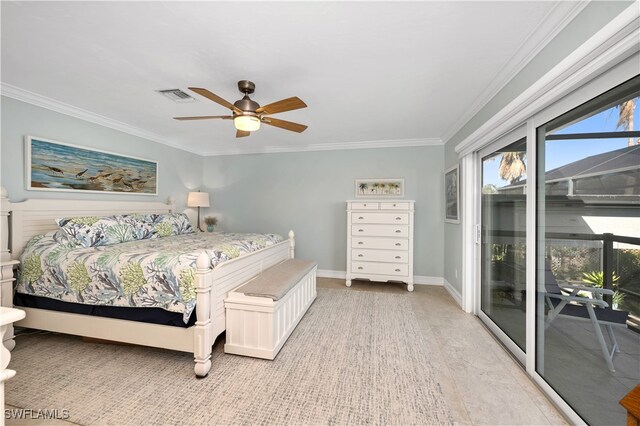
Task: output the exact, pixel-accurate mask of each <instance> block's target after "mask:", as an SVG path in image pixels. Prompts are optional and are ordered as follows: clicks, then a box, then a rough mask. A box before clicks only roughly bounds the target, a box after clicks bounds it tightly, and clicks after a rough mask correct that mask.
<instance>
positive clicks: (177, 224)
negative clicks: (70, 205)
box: [56, 213, 195, 247]
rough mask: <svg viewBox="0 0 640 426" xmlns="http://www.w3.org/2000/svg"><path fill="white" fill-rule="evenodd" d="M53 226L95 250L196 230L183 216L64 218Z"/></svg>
mask: <svg viewBox="0 0 640 426" xmlns="http://www.w3.org/2000/svg"><path fill="white" fill-rule="evenodd" d="M56 223H57V224H58V226H59V227H60V229H61V230H63V231H64V232H65V233H66V234H67V235H68V236H70V237H73V238H75V239H76V240H78V241H79V242H80V244H82V246H84V247H98V246H107V245H112V244H120V243H126V242H128V241H135V240H146V239H152V238H159V237H169V236H171V235H181V234H192V233H194V232H195V231H194V230H193V227H192V226H191V222H190V221H189V218H188V217H187V215H186V214H184V213H168V214H135V213H133V214H123V215H115V216H106V217H97V216H83V217H65V218H61V219H56Z"/></svg>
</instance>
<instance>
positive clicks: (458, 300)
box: [442, 278, 462, 308]
mask: <svg viewBox="0 0 640 426" xmlns="http://www.w3.org/2000/svg"><path fill="white" fill-rule="evenodd" d="M442 280H443V282H444V288H446V289H447V291H448V292H449V294H450V295H451V297H453V300H455V301H456V303H457V304H458V305H460V307H461V308H462V295H461V294H460V292H459V291H458V290H457V289H456V288H455V287H454V286H452V285H451V283H450V282H449V281H447V280H446V279H445V278H443V279H442Z"/></svg>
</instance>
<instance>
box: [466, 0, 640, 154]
mask: <svg viewBox="0 0 640 426" xmlns="http://www.w3.org/2000/svg"><path fill="white" fill-rule="evenodd" d="M637 6H638V5H637V2H635V3H634V4H632V5H631V6H629V7H628V8H627V9H625V10H624V11H623V12H622V13H620V14H619V15H618V16H617V17H615V18H614V19H613V20H612V21H611V22H609V23H608V24H607V25H605V26H604V27H602V28H601V29H600V30H599V31H598V32H597V33H596V34H594V35H593V36H592V37H591V38H589V39H588V40H587V41H585V42H584V43H583V44H582V45H581V46H579V47H578V48H577V49H576V50H574V51H573V52H572V53H571V54H569V55H568V56H567V57H566V58H565V59H563V60H562V61H561V62H559V63H558V64H557V65H556V66H555V67H553V68H552V69H551V70H550V71H549V72H547V73H546V74H545V75H543V76H542V77H541V78H540V79H539V80H538V81H536V82H535V83H533V84H532V85H531V86H529V87H528V88H527V90H525V91H524V92H522V93H521V94H520V95H519V96H518V97H516V98H515V99H514V100H512V101H511V102H509V104H507V105H506V106H505V107H504V108H502V109H501V110H500V111H499V112H498V113H496V114H495V115H494V116H492V117H491V118H490V119H488V120H487V121H485V122H484V123H483V124H482V125H481V126H480V127H478V128H477V129H476V130H475V131H474V132H473V133H471V134H470V135H469V136H467V137H466V138H465V139H463V140H462V141H461V142H460V143H458V144H457V145H456V146H455V152H456V153H457V154H458V156H459V157H463V156H465V155H467V154H470V153H471V152H474V151H476V150H478V149H480V148H482V147H483V146H486V145H487V144H488V143H490V142H491V141H492V140H494V139H495V138H497V137H499V136H500V135H502V134H504V133H506V132H508V131H509V130H511V129H513V128H515V127H517V126H518V125H521V124H522V123H523V122H524V121H525V120H527V118H529V117H531V116H533V115H534V114H536V113H537V112H539V111H541V110H542V109H543V108H544V107H545V106H548V105H550V104H551V103H552V102H554V101H556V100H558V99H561V98H562V97H563V96H565V95H566V94H567V93H570V92H571V91H573V90H575V89H576V88H578V87H580V85H582V84H584V82H586V81H589V80H591V79H593V78H595V77H596V76H598V75H599V74H601V73H602V72H604V71H606V70H607V69H610V68H611V67H612V66H614V65H615V64H617V63H619V62H621V61H622V60H624V59H625V58H628V57H630V56H632V55H633V54H637V53H638V51H639V50H640V44H639V43H638V40H640V21H639V19H638V18H640V10H639V9H638V7H637Z"/></svg>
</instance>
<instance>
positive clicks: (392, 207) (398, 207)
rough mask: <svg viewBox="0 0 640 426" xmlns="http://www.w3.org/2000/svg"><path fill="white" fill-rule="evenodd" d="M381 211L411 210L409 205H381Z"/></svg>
mask: <svg viewBox="0 0 640 426" xmlns="http://www.w3.org/2000/svg"><path fill="white" fill-rule="evenodd" d="M380 210H409V203H402V202H400V203H380Z"/></svg>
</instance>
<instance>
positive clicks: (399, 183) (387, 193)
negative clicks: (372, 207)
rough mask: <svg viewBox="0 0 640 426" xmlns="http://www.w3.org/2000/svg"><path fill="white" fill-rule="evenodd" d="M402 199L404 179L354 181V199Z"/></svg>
mask: <svg viewBox="0 0 640 426" xmlns="http://www.w3.org/2000/svg"><path fill="white" fill-rule="evenodd" d="M401 197H404V179H402V178H397V179H356V198H401Z"/></svg>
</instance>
